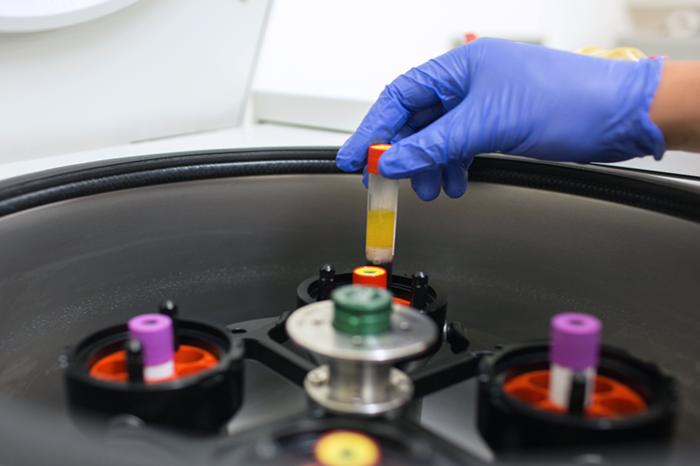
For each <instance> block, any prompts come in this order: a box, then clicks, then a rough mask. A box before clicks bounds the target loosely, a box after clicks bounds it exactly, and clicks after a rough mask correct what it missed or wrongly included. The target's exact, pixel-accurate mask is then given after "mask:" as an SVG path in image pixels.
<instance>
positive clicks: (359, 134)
mask: <svg viewBox="0 0 700 466" xmlns="http://www.w3.org/2000/svg"><path fill="white" fill-rule="evenodd" d="M465 47H466V46H465ZM460 48H462V47H460ZM462 53H463V52H462V51H459V49H455V50H453V51H451V52H448V53H447V54H445V55H442V56H440V57H438V58H436V59H434V60H430V61H429V62H427V63H424V64H423V65H421V66H419V67H417V68H413V69H411V70H410V71H409V72H407V73H406V74H404V75H401V76H399V77H398V78H396V79H395V80H394V81H393V82H392V83H391V84H389V85H388V86H386V87H385V88H384V90H383V91H382V93H381V94H380V95H379V98H378V99H377V101H376V102H375V103H374V105H372V107H371V108H370V110H369V112H368V113H367V115H366V116H365V118H364V119H363V120H362V123H360V126H359V127H358V128H357V131H356V132H355V134H353V135H352V136H351V137H350V138H349V139H348V140H347V141H346V142H345V144H343V146H342V147H341V148H340V150H339V151H338V156H337V157H336V164H337V165H338V167H339V168H340V169H341V170H345V171H355V170H359V169H360V168H362V167H363V166H364V165H365V164H366V161H367V149H368V148H369V146H370V145H371V144H384V143H392V142H395V141H394V138H395V137H396V136H397V135H398V134H399V133H400V131H401V130H402V128H404V125H405V124H406V122H407V121H409V119H410V118H411V117H412V116H413V115H415V114H417V113H420V112H421V111H422V110H425V109H429V108H430V107H432V106H435V105H436V104H441V105H442V107H443V109H444V111H449V110H451V109H452V108H454V107H455V106H456V105H457V104H458V103H459V102H461V100H462V99H463V98H464V96H465V95H466V92H467V89H466V85H465V83H464V82H462V81H463V80H462V79H460V78H459V75H460V70H463V69H465V67H464V64H463V63H462V61H463V58H460V56H461V54H462ZM430 113H432V114H434V115H437V116H439V114H441V113H444V112H430ZM427 123H429V122H422V125H426V124H427ZM402 136H403V137H405V136H406V135H405V134H403V135H402Z"/></svg>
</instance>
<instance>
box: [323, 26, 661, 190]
mask: <svg viewBox="0 0 700 466" xmlns="http://www.w3.org/2000/svg"><path fill="white" fill-rule="evenodd" d="M662 68H663V60H662V59H642V61H640V62H631V61H621V60H612V59H606V58H597V57H589V56H585V55H579V54H574V53H569V52H562V51H558V50H553V49H548V48H545V47H539V46H535V45H528V44H521V43H515V42H508V41H503V40H497V39H478V40H476V41H473V42H470V43H468V44H466V45H463V46H461V47H458V48H456V49H454V50H452V51H450V52H448V53H446V54H444V55H442V56H440V57H438V58H436V59H434V60H430V61H429V62H428V63H425V64H423V65H421V66H419V67H417V68H414V69H412V70H410V71H409V72H408V73H406V74H404V75H402V76H399V77H398V78H397V79H395V80H394V82H392V83H391V84H389V85H388V86H387V87H386V88H385V89H384V91H383V92H382V93H381V95H380V96H379V99H378V100H377V102H376V103H375V104H374V105H373V106H372V108H371V109H370V111H369V113H368V114H367V116H365V118H364V120H363V121H362V123H361V124H360V127H359V128H358V129H357V132H356V133H355V134H353V135H352V136H351V137H350V139H348V140H347V141H346V142H345V144H344V145H343V147H341V149H340V151H339V152H338V157H337V159H336V163H337V165H338V167H339V168H341V169H342V170H346V171H354V170H359V169H360V168H362V167H363V166H364V165H365V164H366V157H367V148H368V147H369V145H370V144H379V143H391V144H393V147H391V148H390V149H389V150H387V151H386V152H385V153H384V154H383V155H382V157H381V159H380V160H379V171H380V172H381V173H382V175H384V176H385V177H387V178H406V177H411V178H412V186H413V189H414V190H415V191H416V193H417V194H418V196H419V197H420V198H421V199H423V200H426V201H428V200H432V199H435V198H436V197H437V196H438V194H439V193H440V188H441V187H444V190H445V193H446V194H447V195H448V196H450V197H459V196H461V195H462V194H464V192H465V190H466V189H467V177H466V175H467V169H468V168H469V165H470V163H471V161H472V159H473V158H474V155H476V154H479V153H486V152H502V153H506V154H511V155H521V156H526V157H533V158H538V159H543V160H558V161H571V162H579V163H585V162H618V161H622V160H627V159H630V158H633V157H641V156H645V155H654V157H655V158H656V159H659V158H661V156H662V154H663V153H664V150H665V143H664V137H663V134H662V133H661V131H660V130H659V128H658V127H657V126H656V125H655V124H654V123H653V122H652V121H651V120H650V119H649V108H650V106H651V101H652V99H653V97H654V93H655V92H656V88H657V87H658V85H659V81H660V80H661V71H662Z"/></svg>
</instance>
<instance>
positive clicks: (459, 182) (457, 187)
mask: <svg viewBox="0 0 700 466" xmlns="http://www.w3.org/2000/svg"><path fill="white" fill-rule="evenodd" d="M443 177H444V180H445V186H444V191H445V194H447V196H448V197H450V198H452V199H456V198H458V197H462V196H463V195H464V193H465V192H466V191H467V169H466V167H465V166H464V164H462V163H451V164H448V165H447V166H446V167H445V170H444V171H443Z"/></svg>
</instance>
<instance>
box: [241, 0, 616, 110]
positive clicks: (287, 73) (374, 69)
mask: <svg viewBox="0 0 700 466" xmlns="http://www.w3.org/2000/svg"><path fill="white" fill-rule="evenodd" d="M625 7H626V5H625V2H624V1H623V0H491V1H483V0H479V1H477V0H344V1H341V0H333V1H328V0H275V4H274V6H273V11H272V15H271V17H270V22H269V24H268V30H267V34H266V38H265V43H264V45H263V51H262V55H261V57H260V62H259V67H258V70H257V77H256V81H255V89H256V90H259V91H264V92H282V93H295V94H306V95H315V96H332V97H344V98H351V99H360V100H367V99H370V100H373V99H374V98H375V97H376V96H377V94H378V93H379V92H380V91H381V89H382V88H383V86H384V85H385V84H386V83H388V82H390V81H391V80H392V79H393V78H394V77H396V76H397V75H399V74H401V73H403V72H405V71H406V70H408V69H410V68H411V67H413V66H416V65H419V64H421V63H423V62H425V61H427V60H428V59H430V58H432V57H435V56H437V55H440V54H442V53H444V52H446V51H448V50H450V49H451V48H452V47H454V46H455V45H457V44H458V43H459V42H460V41H461V39H462V37H463V35H464V34H465V33H467V32H475V33H477V34H478V35H480V36H495V37H502V38H510V39H516V40H532V41H539V42H540V43H542V44H543V45H546V46H550V47H554V48H560V49H564V50H573V49H576V48H578V47H582V46H586V45H601V46H613V45H615V42H616V38H617V36H618V35H619V33H620V32H621V31H623V30H624V29H625V28H626V27H627V26H628V21H627V19H626V16H625V11H626V9H625Z"/></svg>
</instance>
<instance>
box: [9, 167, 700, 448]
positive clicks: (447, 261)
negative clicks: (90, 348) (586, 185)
mask: <svg viewBox="0 0 700 466" xmlns="http://www.w3.org/2000/svg"><path fill="white" fill-rule="evenodd" d="M365 205H366V192H365V190H364V188H363V187H362V184H361V183H360V178H359V176H357V175H324V174H315V175H276V176H256V177H247V178H219V179H207V180H196V181H187V182H179V183H170V184H160V185H156V186H144V187H139V188H133V189H124V190H117V191H113V192H106V193H101V194H95V195H92V196H87V197H80V198H76V199H69V200H65V201H61V202H57V203H53V204H48V205H45V206H40V207H36V208H33V209H29V210H25V211H21V212H18V213H15V214H10V215H6V216H4V217H1V218H0V305H1V307H2V310H1V311H0V315H1V316H2V325H0V393H1V394H2V397H3V398H4V399H8V398H9V399H10V400H15V401H22V400H23V401H26V402H28V403H29V404H31V405H32V406H35V407H39V408H40V409H44V408H46V409H53V408H56V409H59V410H60V409H62V406H63V403H64V395H63V387H62V380H61V370H60V368H59V364H58V362H57V357H58V356H59V355H60V354H62V353H63V352H64V347H65V345H66V344H71V343H75V342H77V341H78V340H80V339H81V338H82V337H83V336H84V335H86V334H88V333H91V332H94V331H97V330H99V329H101V328H103V327H106V326H110V325H113V324H114V323H117V322H121V321H125V320H126V319H128V318H129V317H132V316H134V315H136V314H139V313H144V312H151V311H154V310H155V309H156V306H157V303H158V302H160V301H161V300H163V299H165V298H171V299H173V300H175V301H176V302H177V303H178V304H179V306H180V309H181V312H182V315H183V317H184V318H187V317H188V316H193V317H199V318H205V319H210V320H213V321H215V322H217V323H220V324H224V325H225V324H231V323H234V322H240V321H247V320H253V319H258V318H262V317H273V316H276V315H279V314H280V313H282V312H284V311H288V310H292V309H294V308H295V300H296V287H297V286H298V285H299V283H300V282H301V281H302V280H303V279H305V278H307V277H309V276H311V275H313V274H314V273H316V272H317V271H318V267H319V266H320V265H322V264H325V263H332V264H333V266H334V267H335V268H336V270H337V271H338V272H339V273H340V272H344V271H349V270H350V269H352V268H353V267H355V266H358V265H363V264H364V235H365V231H364V223H365ZM396 238H397V239H396V259H395V263H394V273H406V274H409V275H410V274H411V273H413V272H415V271H417V270H423V271H425V272H426V273H428V274H429V275H430V277H431V279H434V280H435V281H436V282H439V283H440V285H441V286H442V287H443V288H445V289H446V291H447V293H448V297H449V309H448V319H449V320H459V321H461V322H462V323H463V324H464V325H465V326H467V327H469V328H473V329H476V330H479V331H481V332H484V333H487V334H491V335H495V336H498V337H500V338H504V339H506V340H509V341H527V340H532V339H536V338H543V337H546V336H547V333H548V321H549V318H550V317H551V316H552V315H553V314H555V313H558V312H562V311H579V312H588V313H591V314H594V315H596V316H598V317H600V318H601V319H602V321H603V323H604V341H605V342H607V343H609V344H611V345H614V346H617V347H621V348H625V349H627V350H628V351H630V352H631V353H632V354H634V355H635V356H637V357H639V358H642V359H647V360H651V361H653V362H655V363H657V364H659V365H660V366H661V367H662V368H663V369H664V370H665V371H666V372H667V373H668V374H670V375H672V376H674V377H675V378H676V379H677V381H678V385H679V388H680V400H681V413H680V419H679V422H678V429H677V434H676V442H677V444H678V445H679V446H680V448H681V449H690V450H691V451H692V450H693V449H695V451H700V447H698V443H699V441H700V359H699V358H698V354H700V310H699V309H698V303H699V302H700V286H698V283H699V282H698V279H699V278H700V224H698V223H694V222H692V221H689V220H684V219H680V218H677V217H672V216H670V215H666V214H661V213H655V212H651V211H647V210H643V209H641V208H637V207H629V206H625V205H621V204H613V203H610V202H606V201H602V200H596V199H590V198H584V197H579V196H574V195H570V194H564V193H556V192H548V191H544V190H538V189H531V188H526V187H516V186H504V185H496V184H491V183H479V182H471V183H470V186H469V189H468V192H467V194H466V195H465V196H464V197H463V198H461V199H458V200H451V199H448V198H446V197H445V196H444V195H442V196H441V197H440V198H438V199H437V200H436V201H433V202H430V203H424V202H422V201H420V200H419V199H418V198H417V197H416V196H415V195H414V194H413V192H412V191H411V190H410V188H409V186H408V183H407V182H403V183H402V187H401V193H400V199H399V210H398V231H397V235H396ZM453 392H454V391H453ZM295 393H296V392H295ZM451 393H452V392H451ZM464 393H467V392H464V391H462V392H460V391H456V394H455V395H454V396H456V397H458V398H459V397H463V396H467V395H464ZM294 396H298V395H296V394H295V395H294ZM295 399H296V398H295ZM461 401H462V400H461V399H460V400H458V402H456V404H455V406H458V405H459V403H461ZM296 403H298V401H297V402H296ZM441 403H442V402H441ZM444 403H450V401H449V399H446V400H445V401H444ZM428 404H430V403H428ZM244 406H245V401H244ZM438 411H440V412H441V413H442V414H440V416H442V417H443V418H444V421H440V420H439V418H438V420H437V421H435V419H436V418H435V415H434V414H431V413H435V412H437V411H435V410H434V411H431V412H429V413H427V414H426V416H427V417H429V418H430V417H431V416H432V418H431V419H433V420H431V421H430V422H431V423H433V424H441V423H442V424H443V425H445V426H449V425H453V424H455V423H456V424H458V425H459V424H460V422H461V421H460V420H459V417H460V413H455V412H454V410H444V409H442V410H438ZM450 416H454V417H456V418H457V419H455V418H449V417H450ZM52 422H53V421H52ZM451 429H452V430H453V431H454V428H451ZM464 429H465V431H468V430H469V426H466V427H464ZM468 443H469V441H465V444H468Z"/></svg>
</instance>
